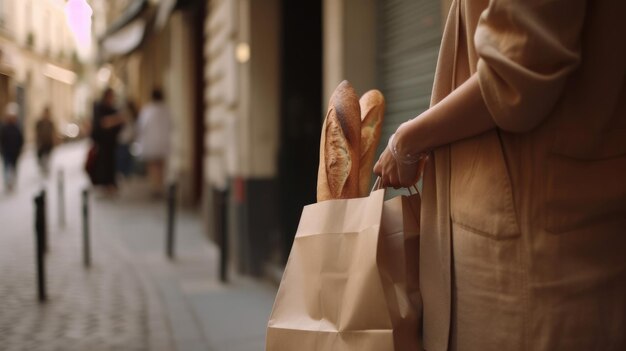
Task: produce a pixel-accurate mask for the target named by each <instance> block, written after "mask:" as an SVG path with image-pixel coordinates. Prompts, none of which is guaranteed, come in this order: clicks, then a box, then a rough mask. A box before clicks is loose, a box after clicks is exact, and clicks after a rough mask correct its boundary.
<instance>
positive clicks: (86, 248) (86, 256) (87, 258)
mask: <svg viewBox="0 0 626 351" xmlns="http://www.w3.org/2000/svg"><path fill="white" fill-rule="evenodd" d="M83 263H84V264H85V267H89V266H91V245H90V243H89V191H88V190H87V189H83Z"/></svg>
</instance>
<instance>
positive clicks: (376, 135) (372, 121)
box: [359, 90, 385, 197]
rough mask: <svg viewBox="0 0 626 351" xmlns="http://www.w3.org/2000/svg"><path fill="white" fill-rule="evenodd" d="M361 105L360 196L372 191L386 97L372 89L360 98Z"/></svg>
mask: <svg viewBox="0 0 626 351" xmlns="http://www.w3.org/2000/svg"><path fill="white" fill-rule="evenodd" d="M359 105H360V107H361V154H360V156H361V159H360V171H359V196H361V197H364V196H367V195H369V193H370V183H371V179H372V170H373V168H374V157H375V156H376V149H377V148H378V143H379V142H380V133H381V129H382V125H383V119H384V116H385V98H384V97H383V94H382V93H381V92H380V91H378V90H370V91H368V92H367V93H365V94H364V95H363V96H362V97H361V99H360V100H359Z"/></svg>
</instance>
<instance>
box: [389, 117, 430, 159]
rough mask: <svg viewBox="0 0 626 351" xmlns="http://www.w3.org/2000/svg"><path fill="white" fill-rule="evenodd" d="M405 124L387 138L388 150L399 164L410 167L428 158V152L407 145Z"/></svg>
mask: <svg viewBox="0 0 626 351" xmlns="http://www.w3.org/2000/svg"><path fill="white" fill-rule="evenodd" d="M407 127H408V126H407V124H406V123H403V124H401V125H400V127H398V129H397V130H396V132H395V133H394V134H392V135H391V137H390V138H389V143H388V148H389V150H390V151H391V154H392V155H393V157H394V158H395V159H396V161H398V162H399V163H402V164H406V165H410V164H415V163H417V162H419V161H420V160H422V159H424V158H426V157H428V154H429V151H424V150H416V149H415V147H414V145H409V142H410V140H408V139H407V135H408V134H407V133H406V132H407V130H406V129H407Z"/></svg>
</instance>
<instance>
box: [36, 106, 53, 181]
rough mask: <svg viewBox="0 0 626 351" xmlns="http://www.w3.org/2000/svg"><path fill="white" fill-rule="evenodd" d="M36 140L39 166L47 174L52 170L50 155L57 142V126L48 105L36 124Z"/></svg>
mask: <svg viewBox="0 0 626 351" xmlns="http://www.w3.org/2000/svg"><path fill="white" fill-rule="evenodd" d="M35 141H36V143H37V161H38V163H39V168H40V169H41V172H42V173H43V174H44V175H45V176H47V175H48V173H49V171H50V155H51V153H52V149H53V148H54V145H55V144H56V128H55V126H54V122H53V121H52V115H51V114H50V107H48V106H46V107H45V108H44V109H43V113H42V115H41V119H39V121H37V124H36V125H35Z"/></svg>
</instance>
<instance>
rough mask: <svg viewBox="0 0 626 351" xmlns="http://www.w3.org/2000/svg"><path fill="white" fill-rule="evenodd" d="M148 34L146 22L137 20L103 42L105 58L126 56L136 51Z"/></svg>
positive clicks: (102, 47)
mask: <svg viewBox="0 0 626 351" xmlns="http://www.w3.org/2000/svg"><path fill="white" fill-rule="evenodd" d="M145 33H146V20H145V19H143V18H137V19H135V20H133V21H132V22H130V23H128V24H127V25H126V26H124V27H123V28H122V29H120V30H118V31H117V32H115V33H113V34H111V35H109V36H107V37H105V38H104V40H102V42H101V44H100V45H101V49H102V53H103V58H105V59H106V58H111V57H114V56H121V55H126V54H129V53H130V52H132V51H133V50H135V49H136V48H137V47H138V46H139V45H140V44H141V42H142V41H143V38H144V35H145Z"/></svg>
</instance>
